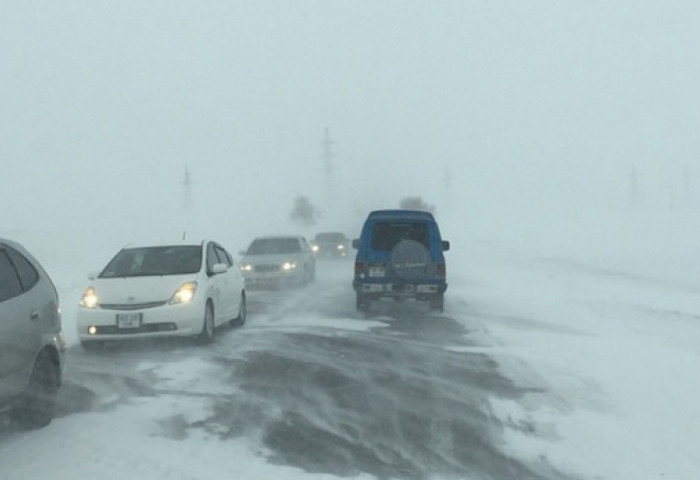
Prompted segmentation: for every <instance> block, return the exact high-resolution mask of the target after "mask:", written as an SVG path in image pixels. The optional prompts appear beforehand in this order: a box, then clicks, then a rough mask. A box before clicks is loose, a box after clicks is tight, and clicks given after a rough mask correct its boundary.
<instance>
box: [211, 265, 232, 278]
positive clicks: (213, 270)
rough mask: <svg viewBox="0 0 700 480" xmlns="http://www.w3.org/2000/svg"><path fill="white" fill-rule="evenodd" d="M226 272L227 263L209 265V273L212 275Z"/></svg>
mask: <svg viewBox="0 0 700 480" xmlns="http://www.w3.org/2000/svg"><path fill="white" fill-rule="evenodd" d="M226 272H228V265H226V264H225V263H215V264H214V266H213V267H211V273H212V274H214V275H217V274H219V273H226Z"/></svg>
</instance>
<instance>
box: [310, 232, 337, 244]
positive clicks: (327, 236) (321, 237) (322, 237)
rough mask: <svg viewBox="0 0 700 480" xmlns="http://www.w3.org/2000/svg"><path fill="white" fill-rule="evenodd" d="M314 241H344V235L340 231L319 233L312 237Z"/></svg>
mask: <svg viewBox="0 0 700 480" xmlns="http://www.w3.org/2000/svg"><path fill="white" fill-rule="evenodd" d="M314 241H316V242H319V243H341V242H344V241H345V235H343V234H342V233H319V234H318V235H316V237H315V238H314Z"/></svg>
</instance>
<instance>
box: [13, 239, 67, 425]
mask: <svg viewBox="0 0 700 480" xmlns="http://www.w3.org/2000/svg"><path fill="white" fill-rule="evenodd" d="M65 350H66V343H65V341H64V339H63V332H62V330H61V309H60V304H59V299H58V294H57V293H56V288H55V287H54V284H53V283H52V281H51V279H50V278H49V276H48V274H47V273H46V272H45V271H44V269H43V268H42V267H41V265H40V264H39V262H38V261H37V260H36V259H35V258H34V257H32V255H31V254H30V253H29V252H28V251H27V250H25V249H24V247H22V246H21V245H20V244H19V243H16V242H13V241H10V240H5V239H2V238H0V412H4V411H9V414H10V417H11V418H12V419H13V420H14V421H15V422H17V423H18V424H19V425H20V426H21V427H23V428H28V429H31V428H39V427H43V426H44V425H47V424H48V423H49V422H51V419H52V418H53V414H54V408H55V404H56V396H57V394H58V389H59V387H60V385H61V378H62V370H63V359H64V352H65Z"/></svg>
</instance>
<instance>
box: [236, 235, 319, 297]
mask: <svg viewBox="0 0 700 480" xmlns="http://www.w3.org/2000/svg"><path fill="white" fill-rule="evenodd" d="M241 253H242V255H243V258H241V271H242V272H243V278H244V279H245V284H246V287H248V288H255V287H284V286H291V285H306V284H308V283H309V282H311V281H312V280H313V279H314V278H315V276H316V258H315V257H314V254H313V253H312V252H311V248H310V247H309V243H308V242H307V241H306V239H305V238H304V237H301V236H297V235H287V236H269V237H258V238H256V239H255V240H253V242H252V243H251V244H250V246H249V247H248V250H246V251H245V252H241Z"/></svg>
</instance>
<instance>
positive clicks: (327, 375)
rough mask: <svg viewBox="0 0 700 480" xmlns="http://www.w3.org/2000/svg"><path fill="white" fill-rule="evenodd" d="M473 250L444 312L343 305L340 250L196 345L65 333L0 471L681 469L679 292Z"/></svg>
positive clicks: (11, 478)
mask: <svg viewBox="0 0 700 480" xmlns="http://www.w3.org/2000/svg"><path fill="white" fill-rule="evenodd" d="M482 253H486V251H484V252H482ZM475 258H477V257H476V256H475ZM478 258H479V260H478V261H475V262H474V263H473V265H472V266H471V270H470V272H469V276H468V277H465V276H461V275H459V273H457V274H455V275H454V280H455V281H454V282H452V285H451V287H450V291H448V296H447V301H448V303H447V306H446V311H445V313H444V314H436V313H432V312H430V311H429V310H428V309H427V307H425V306H423V305H415V304H411V303H409V302H406V303H396V302H387V303H386V304H382V305H378V306H375V307H373V311H372V312H371V313H370V314H368V315H363V314H359V313H357V312H356V311H355V308H354V293H353V291H352V288H351V285H350V277H351V272H352V263H351V262H320V263H319V265H318V274H317V280H316V282H315V283H314V284H313V286H311V287H307V288H303V289H294V290H288V291H275V292H267V291H253V292H249V318H248V323H247V324H246V325H245V326H243V327H241V328H235V329H230V328H222V329H220V330H219V331H218V335H217V337H216V340H215V343H214V344H213V345H211V346H195V345H192V344H191V343H190V342H186V341H177V342H141V343H130V344H121V345H120V346H119V347H108V348H106V349H104V350H103V351H100V352H84V351H83V350H82V349H81V348H80V347H79V346H77V345H76V346H73V347H72V348H71V349H70V350H69V354H68V359H67V364H66V371H65V384H64V386H63V388H62V390H61V394H60V404H59V409H58V418H56V419H55V421H54V422H52V424H51V425H49V426H48V427H47V428H44V429H41V430H38V431H33V432H17V431H13V430H12V428H11V426H10V425H8V422H7V420H6V419H4V418H2V417H0V478H2V479H3V480H15V479H17V480H20V479H21V480H34V479H39V478H52V479H73V480H75V479H77V480H80V479H88V478H100V479H105V480H110V479H115V480H116V479H120V480H122V479H124V478H134V479H143V480H146V479H148V480H159V479H176V480H181V479H198V480H201V479H217V480H219V479H224V478H240V479H258V478H260V479H263V478H264V479H268V478H275V479H301V478H303V479H308V478H313V479H316V478H318V479H331V478H338V477H343V478H362V479H370V478H381V479H388V478H397V479H443V478H449V479H498V480H509V479H519V480H527V479H556V480H562V479H564V480H566V479H588V478H591V479H593V478H608V479H611V480H612V479H619V478H636V479H637V478H650V479H651V478H662V477H665V478H680V479H683V478H691V477H687V476H686V474H687V473H688V472H693V471H697V469H696V468H695V467H696V466H697V460H694V458H695V457H694V456H693V454H692V450H693V448H692V445H693V442H692V441H689V440H690V439H692V438H694V437H695V438H696V439H697V434H698V433H699V432H698V427H697V423H694V422H688V421H686V417H689V418H692V417H693V416H696V418H697V412H698V408H697V404H696V403H695V400H697V397H698V392H697V391H696V389H695V388H694V387H693V386H692V385H693V383H692V381H691V380H692V379H691V378H690V376H692V374H691V373H689V372H693V371H697V370H696V369H695V368H687V369H685V370H681V369H679V368H678V366H679V365H683V366H684V368H685V367H687V366H688V365H690V366H692V365H695V366H697V365H698V363H699V362H698V355H697V353H698V351H697V345H696V343H695V341H694V339H697V338H698V333H699V332H698V326H697V323H698V322H697V321H696V320H697V318H698V316H697V315H696V314H692V313H689V312H692V310H687V308H691V307H692V306H693V305H695V303H694V302H695V298H694V293H693V292H688V291H684V290H683V289H679V288H676V286H673V285H667V284H656V283H654V282H652V281H648V280H645V279H635V278H627V277H625V276H622V275H616V274H611V273H610V272H607V271H595V270H592V269H588V270H587V269H585V268H584V267H583V266H581V265H575V264H571V263H568V262H563V263H562V262H559V261H554V260H547V259H544V260H543V259H540V260H536V261H530V260H525V259H521V260H517V259H514V258H511V257H508V258H499V256H498V255H493V254H491V256H490V257H489V256H488V255H482V256H479V257H478ZM472 279H478V280H477V281H474V280H472ZM59 289H60V287H59ZM77 292H79V289H78V290H77V291H75V292H72V293H71V295H74V296H76V295H78V293H77ZM66 296H68V295H66ZM650 299H653V300H650ZM647 301H649V302H651V304H652V305H651V307H653V308H651V307H649V308H647V307H648V306H646V305H645V302H647ZM66 316H67V317H69V316H70V309H68V312H67V313H66ZM669 322H671V325H672V326H673V327H674V328H673V329H668V328H667V325H668V323H669ZM65 323H66V324H67V325H69V326H68V328H71V327H70V325H71V324H70V319H69V318H66V320H65ZM645 358H646V360H644V359H645ZM651 358H653V359H654V361H653V362H651V360H650V359H651ZM640 361H644V362H646V366H645V367H644V368H643V369H642V368H638V367H636V366H637V365H639V362H640ZM686 377H687V378H686ZM652 381H653V382H655V383H652ZM657 390H658V391H661V392H662V393H660V394H656V395H655V394H654V393H653V392H655V391H657ZM679 399H684V401H679ZM663 405H666V407H667V408H666V407H664V408H660V407H662V406H663ZM688 406H690V407H688ZM652 409H655V414H654V415H649V413H648V412H650V411H651V410H652ZM673 412H679V413H678V414H674V413H673ZM681 413H682V414H681ZM674 439H677V441H676V440H674ZM664 448H665V450H664Z"/></svg>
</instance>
